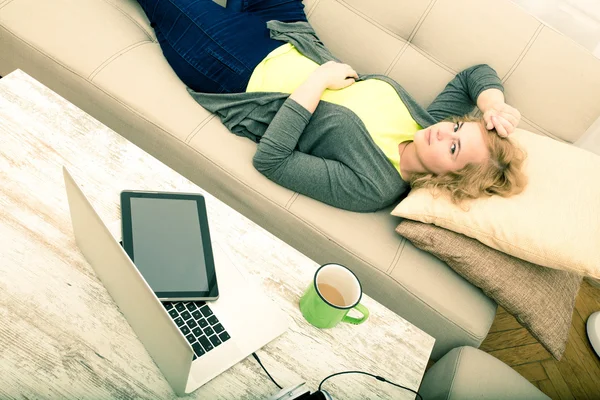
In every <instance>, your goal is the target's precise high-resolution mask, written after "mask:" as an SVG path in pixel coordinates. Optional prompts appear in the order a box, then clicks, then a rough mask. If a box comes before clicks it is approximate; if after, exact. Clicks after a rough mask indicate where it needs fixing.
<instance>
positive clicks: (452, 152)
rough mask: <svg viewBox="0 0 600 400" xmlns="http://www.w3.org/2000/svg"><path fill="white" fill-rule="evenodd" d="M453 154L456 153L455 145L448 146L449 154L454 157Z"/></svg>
mask: <svg viewBox="0 0 600 400" xmlns="http://www.w3.org/2000/svg"><path fill="white" fill-rule="evenodd" d="M454 153H456V143H452V146H450V154H452V155H454Z"/></svg>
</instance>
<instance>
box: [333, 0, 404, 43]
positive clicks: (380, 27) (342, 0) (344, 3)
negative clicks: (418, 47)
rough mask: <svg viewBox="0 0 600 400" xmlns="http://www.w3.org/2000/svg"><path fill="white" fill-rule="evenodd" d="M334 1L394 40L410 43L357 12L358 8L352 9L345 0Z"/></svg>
mask: <svg viewBox="0 0 600 400" xmlns="http://www.w3.org/2000/svg"><path fill="white" fill-rule="evenodd" d="M332 1H334V2H335V3H338V4H340V5H341V6H343V7H345V8H346V9H348V11H350V12H352V13H353V14H356V15H357V16H358V17H360V18H362V19H364V20H365V21H367V22H368V23H370V24H371V25H373V26H376V27H377V28H379V29H381V30H382V31H384V32H386V33H387V34H388V35H390V36H392V37H393V38H395V39H398V40H400V41H402V42H405V43H406V42H408V41H407V40H406V39H404V38H403V37H402V36H400V35H398V34H397V33H395V32H392V31H391V30H389V29H388V28H386V27H385V26H383V25H381V24H380V23H379V22H378V21H376V20H375V19H373V18H371V17H369V16H368V15H367V14H365V13H363V12H362V11H360V10H357V9H356V8H354V7H352V6H351V5H350V4H348V3H346V2H345V1H344V0H332Z"/></svg>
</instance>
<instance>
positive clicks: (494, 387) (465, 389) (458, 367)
mask: <svg viewBox="0 0 600 400" xmlns="http://www.w3.org/2000/svg"><path fill="white" fill-rule="evenodd" d="M419 394H420V395H421V396H422V397H423V399H425V400H450V399H456V400H475V399H491V400H548V399H550V398H549V397H548V396H546V395H545V394H544V393H542V392H541V391H540V390H539V389H538V388H537V387H535V386H533V385H532V384H531V383H530V382H528V381H527V379H525V378H523V377H522V376H521V375H519V373H518V372H517V371H515V370H514V369H512V368H510V367H509V366H508V365H506V364H504V363H503V362H502V361H500V360H498V359H497V358H494V357H493V356H491V355H489V354H487V353H484V352H483V351H481V350H479V349H475V348H473V347H469V346H461V347H458V348H456V349H453V350H451V351H450V352H448V354H446V355H445V356H444V357H442V358H441V359H440V360H439V361H438V362H436V363H435V364H434V365H433V367H431V368H430V369H429V370H428V371H427V372H426V373H425V376H424V377H423V380H422V381H421V387H420V388H419Z"/></svg>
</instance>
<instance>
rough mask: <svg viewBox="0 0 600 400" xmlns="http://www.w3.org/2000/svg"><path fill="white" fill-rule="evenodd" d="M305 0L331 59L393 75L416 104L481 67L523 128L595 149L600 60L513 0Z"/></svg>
mask: <svg viewBox="0 0 600 400" xmlns="http://www.w3.org/2000/svg"><path fill="white" fill-rule="evenodd" d="M304 4H305V6H306V8H305V10H306V13H307V15H308V17H309V21H310V23H311V24H312V25H313V27H314V28H315V30H316V32H317V34H318V35H319V37H320V38H321V40H322V41H323V42H324V43H325V45H326V46H328V47H329V48H330V49H331V51H332V52H333V53H334V55H336V57H338V58H340V59H341V60H343V61H344V62H346V63H348V64H350V65H352V66H353V67H354V68H355V69H357V70H358V71H359V72H361V73H381V74H387V75H389V76H390V77H392V78H393V79H395V80H396V81H398V82H399V83H400V84H401V85H402V86H404V87H405V88H406V89H407V90H408V92H409V93H411V94H412V95H413V96H414V97H415V99H416V100H417V101H419V102H420V103H421V105H423V106H427V105H429V104H430V103H431V102H432V101H433V99H434V98H435V97H436V96H437V94H438V93H440V92H441V91H442V90H443V89H444V87H445V85H446V84H447V83H448V82H449V81H450V80H451V79H452V78H453V77H454V75H456V74H457V73H458V72H460V71H461V70H463V69H465V68H468V67H470V66H472V65H475V64H480V63H485V64H488V65H490V66H491V67H493V68H494V69H495V70H496V72H497V73H498V75H499V76H500V78H501V79H502V82H503V84H504V87H505V97H506V102H507V103H509V104H510V105H512V106H514V107H516V108H517V109H518V110H519V111H520V112H521V114H522V122H521V125H520V127H521V128H523V129H527V130H530V131H533V132H537V133H540V134H544V135H547V136H550V137H552V138H555V139H558V140H561V141H565V142H568V143H575V142H576V141H578V140H579V139H581V140H582V142H585V144H584V147H587V148H589V149H590V150H592V151H595V152H597V153H599V154H600V126H593V125H594V122H595V121H596V120H598V119H599V117H600V60H599V59H598V58H596V57H595V56H594V55H592V54H591V52H589V51H588V50H587V49H585V48H583V47H582V46H580V45H579V44H577V43H576V42H574V41H573V40H572V39H570V38H568V37H566V36H564V35H563V34H561V33H559V32H557V31H556V30H554V29H553V28H551V27H549V26H547V25H545V24H544V23H543V22H541V21H540V20H538V19H536V18H535V17H533V16H531V15H529V14H528V13H527V12H526V11H525V10H524V9H522V8H520V7H519V6H518V5H516V4H514V3H512V2H511V1H509V0H429V1H425V0H368V1H366V0H343V1H342V0H304ZM333 16H335V18H333ZM599 124H600V123H599ZM599 124H596V125H599ZM586 131H587V134H586ZM590 147H594V148H590Z"/></svg>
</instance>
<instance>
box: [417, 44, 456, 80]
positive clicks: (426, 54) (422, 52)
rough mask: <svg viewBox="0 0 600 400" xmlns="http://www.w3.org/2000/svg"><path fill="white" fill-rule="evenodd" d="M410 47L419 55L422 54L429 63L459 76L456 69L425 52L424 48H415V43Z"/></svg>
mask: <svg viewBox="0 0 600 400" xmlns="http://www.w3.org/2000/svg"><path fill="white" fill-rule="evenodd" d="M410 47H411V48H412V49H413V50H415V51H416V52H417V53H420V54H421V55H422V56H424V57H425V58H427V59H428V60H429V61H432V62H434V63H435V64H437V65H438V67H441V68H443V69H445V70H446V71H447V72H449V73H451V74H453V75H457V74H458V71H455V70H454V68H452V67H450V66H449V65H446V64H445V63H444V62H442V61H441V60H439V59H438V58H436V57H435V56H433V54H430V53H429V52H427V51H425V50H423V49H422V48H420V47H418V46H415V45H414V44H413V43H410Z"/></svg>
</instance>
